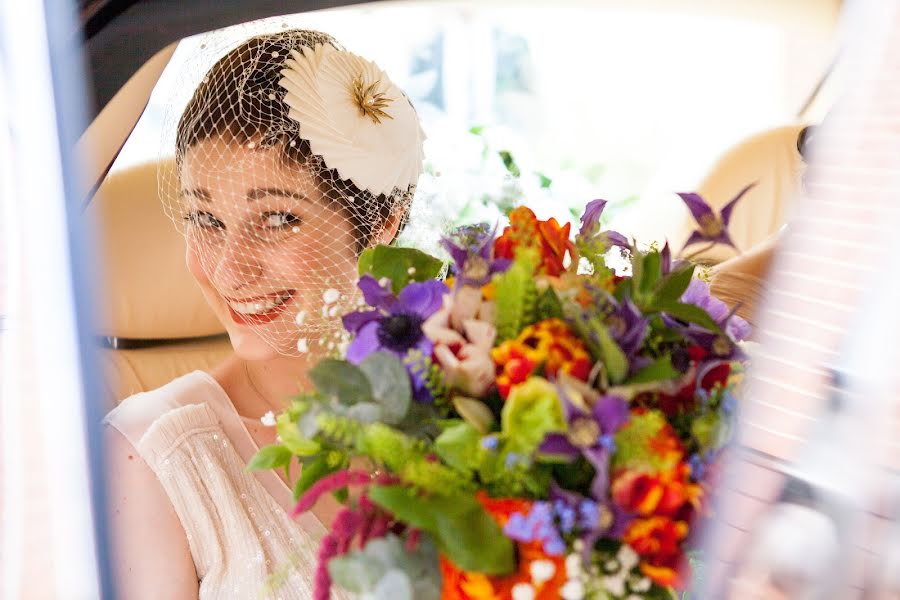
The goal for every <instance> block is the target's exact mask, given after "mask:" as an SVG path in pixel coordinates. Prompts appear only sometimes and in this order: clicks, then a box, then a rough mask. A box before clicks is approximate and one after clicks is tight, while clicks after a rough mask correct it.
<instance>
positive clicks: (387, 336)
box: [343, 275, 449, 364]
mask: <svg viewBox="0 0 900 600" xmlns="http://www.w3.org/2000/svg"><path fill="white" fill-rule="evenodd" d="M358 285H359V289H360V290H362V293H363V297H364V298H365V300H366V302H367V303H368V304H369V306H372V307H373V310H367V311H358V312H354V313H350V314H348V315H345V316H344V318H343V322H344V327H345V328H346V329H347V331H349V332H351V333H353V334H355V338H354V339H353V341H352V342H351V343H350V347H349V348H348V349H347V360H348V361H350V362H351V363H354V364H359V363H361V362H362V361H363V360H364V359H365V358H366V357H367V356H368V355H370V354H372V353H373V352H389V353H391V354H394V355H395V356H397V357H398V358H400V359H401V360H402V359H403V358H404V357H405V356H406V355H407V353H408V352H409V351H410V350H419V351H421V353H422V355H424V356H431V349H432V344H431V341H430V340H429V339H428V338H427V337H425V334H424V333H422V323H423V322H424V321H425V319H427V318H428V317H430V316H431V315H433V314H434V313H435V312H437V311H438V309H440V308H441V306H442V303H443V296H444V294H446V293H448V292H449V288H447V286H446V285H444V284H443V283H442V282H440V281H433V280H429V281H423V282H416V283H411V284H409V285H407V286H406V287H405V288H404V289H403V291H401V292H400V295H399V296H394V294H392V293H391V292H390V291H388V290H386V289H385V288H383V287H382V286H381V285H380V284H379V283H378V281H376V280H375V278H374V277H372V276H371V275H365V276H363V277H362V278H361V279H360V280H359V284H358Z"/></svg>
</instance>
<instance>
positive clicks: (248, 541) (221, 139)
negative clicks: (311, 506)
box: [106, 30, 424, 598]
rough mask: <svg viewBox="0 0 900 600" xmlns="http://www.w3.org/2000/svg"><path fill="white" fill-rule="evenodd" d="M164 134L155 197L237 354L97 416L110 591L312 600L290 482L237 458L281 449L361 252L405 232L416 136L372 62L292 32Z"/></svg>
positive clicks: (206, 92)
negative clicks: (111, 566) (286, 408)
mask: <svg viewBox="0 0 900 600" xmlns="http://www.w3.org/2000/svg"><path fill="white" fill-rule="evenodd" d="M171 124H172V125H173V126H174V127H175V128H176V134H175V136H174V139H175V140H176V143H175V146H176V147H175V161H174V167H173V168H170V169H163V170H161V172H160V178H159V183H160V195H161V196H162V198H163V202H164V206H165V208H166V211H167V213H168V215H169V216H170V217H171V218H172V220H173V221H174V222H175V224H176V226H177V227H178V228H179V229H180V230H181V231H182V233H183V234H184V236H185V239H186V242H187V244H186V247H187V251H186V261H187V266H188V270H189V271H190V273H191V275H192V276H193V278H194V279H195V280H196V282H197V284H198V285H199V287H200V289H201V291H202V293H203V296H204V298H205V299H206V301H207V303H208V304H209V305H210V307H211V308H212V310H213V312H214V313H215V315H216V316H217V317H218V319H219V320H220V321H221V322H222V324H223V326H224V328H225V330H226V331H227V333H228V336H229V338H230V340H231V344H232V346H233V348H234V355H233V356H231V357H230V358H229V359H227V360H226V361H225V362H224V363H223V364H222V365H220V366H219V367H217V368H216V369H214V370H212V372H211V373H205V372H202V371H194V372H193V373H189V374H188V375H185V376H183V377H180V378H178V379H176V380H175V381H173V382H171V383H169V384H168V385H165V386H163V387H162V388H159V389H157V390H154V391H151V392H147V393H143V394H138V395H136V396H132V397H131V398H128V399H126V400H125V401H124V402H122V404H120V405H119V407H118V408H116V409H115V410H114V411H112V412H111V413H110V414H109V416H108V417H107V420H106V421H107V423H108V425H109V427H108V429H107V431H108V436H107V437H108V440H107V441H108V445H109V448H110V452H109V454H110V467H109V468H110V470H111V472H112V475H111V476H110V481H111V482H112V487H113V490H112V493H111V498H110V502H111V504H112V509H113V510H112V511H111V516H110V519H111V520H112V525H113V529H114V530H115V532H116V535H115V539H116V542H117V543H116V549H117V551H116V554H115V559H116V571H117V582H118V587H119V590H120V593H121V595H122V596H123V597H127V598H141V597H145V596H146V597H154V598H157V597H166V598H169V597H172V598H175V597H177V598H182V597H197V596H198V595H199V596H200V597H203V598H205V597H217V598H218V597H235V598H237V597H255V596H258V595H259V594H260V592H262V591H264V590H266V589H267V586H268V585H273V583H272V582H273V581H275V580H276V579H277V580H278V581H279V582H280V583H279V584H278V585H279V589H278V596H279V597H283V598H308V597H310V594H311V590H312V587H313V581H312V571H311V569H312V565H314V564H315V560H314V558H315V544H316V542H317V541H318V538H319V537H321V536H322V535H323V533H324V530H323V528H322V525H321V523H320V522H319V521H318V518H317V516H313V515H312V514H307V515H304V516H302V517H300V518H299V519H298V520H296V521H293V520H291V519H290V518H289V517H288V512H289V510H287V509H289V507H290V505H291V501H292V499H291V490H290V489H289V488H288V486H287V484H286V481H285V479H283V477H288V476H289V477H290V480H293V479H294V476H295V475H296V474H290V473H283V474H279V475H276V474H274V472H259V473H255V474H251V473H248V472H247V471H246V470H245V469H244V465H246V464H247V462H248V461H249V460H250V458H251V457H252V456H253V455H254V454H255V453H256V452H257V451H258V450H259V448H260V447H261V446H263V445H265V444H271V443H273V442H274V441H275V430H274V428H271V427H268V426H266V425H265V424H271V416H270V415H269V418H264V417H265V416H266V415H267V414H268V413H269V412H270V411H275V412H279V411H280V410H281V408H282V407H283V405H282V402H283V401H284V399H286V398H289V397H291V396H292V395H295V394H296V393H297V392H298V391H300V389H301V388H302V387H303V386H304V385H306V371H307V369H308V367H309V366H310V365H311V364H315V362H316V361H317V360H318V359H319V358H321V357H322V356H323V355H329V354H333V353H336V352H338V351H339V350H340V349H341V348H342V347H343V345H344V343H345V339H346V338H345V335H346V334H345V333H343V327H342V326H341V321H340V319H339V318H337V316H338V315H340V314H344V313H346V312H349V310H348V308H349V307H352V306H355V305H356V303H357V301H358V294H357V290H356V285H355V284H356V279H357V277H356V273H357V271H356V263H357V259H358V257H359V254H360V252H361V251H362V250H364V249H366V248H368V247H371V246H373V245H375V244H378V243H388V242H390V241H391V240H392V239H393V238H394V237H395V236H396V235H397V232H398V231H399V229H400V228H401V227H402V225H403V223H404V222H405V220H406V215H407V212H408V210H409V206H410V203H411V201H412V196H413V193H414V191H415V187H416V183H417V180H418V177H419V174H420V173H421V170H422V140H423V138H424V135H423V133H422V131H421V128H420V126H419V121H418V118H417V116H416V113H415V110H414V109H413V107H412V104H411V103H410V102H409V101H408V100H407V98H406V96H405V95H404V94H403V92H402V91H401V90H400V89H399V88H398V87H397V86H395V85H394V84H393V83H392V82H391V80H390V79H389V78H388V76H387V75H386V74H385V73H384V72H382V71H381V70H380V69H379V68H378V67H377V66H376V65H375V64H374V63H371V62H369V61H366V60H365V59H362V58H360V57H358V56H356V55H353V54H351V53H349V52H347V51H345V50H343V49H342V48H341V47H340V46H339V45H338V44H337V42H336V41H335V40H334V39H332V38H331V37H330V36H328V35H325V34H322V33H318V32H311V31H301V30H282V31H280V32H278V33H274V34H269V35H261V36H257V37H253V38H251V39H249V40H247V41H245V42H243V43H241V44H240V45H238V46H237V47H235V48H233V49H231V50H228V51H226V52H225V54H224V56H222V57H221V58H219V60H218V61H216V62H215V63H214V64H213V66H212V68H211V69H209V71H208V72H207V73H206V75H205V76H204V78H203V80H202V82H201V83H200V85H199V87H198V88H197V89H196V91H195V92H194V94H193V96H192V98H191V100H190V102H189V103H188V105H187V108H186V109H185V110H184V112H183V114H181V115H180V117H179V118H177V119H175V120H173V121H172V123H171ZM166 139H172V137H170V136H167V137H166ZM170 153H171V148H166V149H164V154H170ZM166 164H169V163H166ZM317 510H318V512H317V514H318V515H319V516H322V517H323V518H327V515H328V514H329V513H330V512H331V510H332V509H331V507H330V506H329V505H327V504H325V505H323V504H321V503H320V505H319V506H318V508H317ZM148 516H149V517H151V518H149V519H148ZM236 565H240V568H238V567H237V566H236ZM276 575H277V576H276ZM161 586H162V587H161Z"/></svg>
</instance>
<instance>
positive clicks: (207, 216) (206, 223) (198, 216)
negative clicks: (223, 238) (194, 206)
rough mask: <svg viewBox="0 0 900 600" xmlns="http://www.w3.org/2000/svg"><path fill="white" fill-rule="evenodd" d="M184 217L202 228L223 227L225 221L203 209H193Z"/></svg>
mask: <svg viewBox="0 0 900 600" xmlns="http://www.w3.org/2000/svg"><path fill="white" fill-rule="evenodd" d="M185 219H186V220H188V221H190V222H191V224H193V225H196V226H198V227H203V228H204V229H225V223H223V222H222V221H220V220H219V219H217V218H216V217H215V216H213V215H212V214H211V213H208V212H205V211H194V212H192V213H190V214H189V215H188V216H187V217H185Z"/></svg>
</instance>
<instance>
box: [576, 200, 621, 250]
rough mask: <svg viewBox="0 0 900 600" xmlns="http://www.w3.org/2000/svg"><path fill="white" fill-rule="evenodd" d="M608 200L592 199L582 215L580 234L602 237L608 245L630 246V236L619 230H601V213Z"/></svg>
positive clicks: (582, 235)
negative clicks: (627, 236)
mask: <svg viewBox="0 0 900 600" xmlns="http://www.w3.org/2000/svg"><path fill="white" fill-rule="evenodd" d="M606 204H607V201H606V200H591V201H590V202H588V204H587V206H585V207H584V214H582V215H581V229H579V230H578V235H579V236H581V237H589V238H596V237H601V238H602V241H603V243H604V245H605V246H606V247H610V248H611V247H613V246H620V247H622V248H628V247H629V244H628V238H626V237H625V236H624V235H622V234H621V233H619V232H618V231H612V230H607V231H600V215H602V214H603V209H604V208H606Z"/></svg>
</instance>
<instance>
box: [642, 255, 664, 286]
mask: <svg viewBox="0 0 900 600" xmlns="http://www.w3.org/2000/svg"><path fill="white" fill-rule="evenodd" d="M643 267H644V268H643V272H642V273H641V283H640V292H641V294H642V295H643V294H648V293H649V292H650V291H651V290H653V288H655V287H656V282H657V281H659V277H660V275H661V273H662V270H661V267H662V257H660V255H659V252H650V253H648V254H647V255H646V256H644V265H643Z"/></svg>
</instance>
